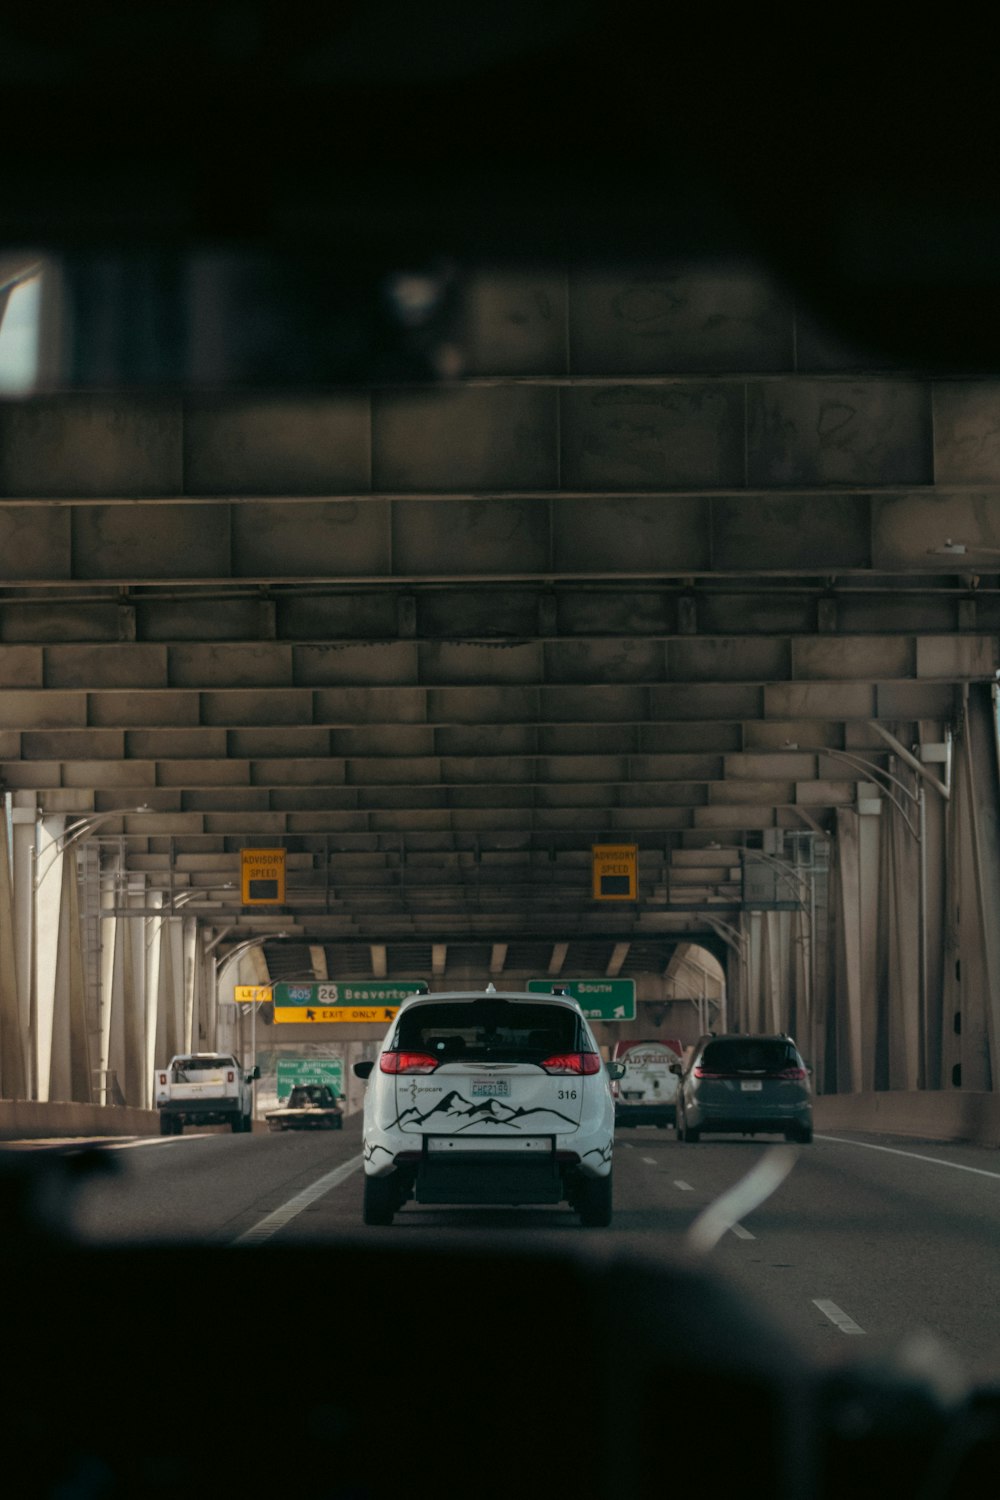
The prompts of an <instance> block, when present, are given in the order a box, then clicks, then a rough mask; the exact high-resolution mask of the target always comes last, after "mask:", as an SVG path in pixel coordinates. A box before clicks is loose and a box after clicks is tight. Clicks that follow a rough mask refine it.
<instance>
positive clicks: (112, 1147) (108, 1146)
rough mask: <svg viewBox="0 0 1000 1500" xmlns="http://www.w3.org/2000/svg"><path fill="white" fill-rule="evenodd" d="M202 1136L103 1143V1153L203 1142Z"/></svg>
mask: <svg viewBox="0 0 1000 1500" xmlns="http://www.w3.org/2000/svg"><path fill="white" fill-rule="evenodd" d="M204 1139H205V1136H204V1135H172V1136H159V1135H153V1136H140V1137H139V1138H138V1139H137V1140H134V1141H105V1142H104V1145H103V1149H104V1150H105V1151H131V1150H132V1148H133V1146H176V1145H177V1144H178V1143H179V1142H180V1141H203V1140H204Z"/></svg>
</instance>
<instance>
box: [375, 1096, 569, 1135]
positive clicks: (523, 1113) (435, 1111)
mask: <svg viewBox="0 0 1000 1500" xmlns="http://www.w3.org/2000/svg"><path fill="white" fill-rule="evenodd" d="M536 1115H548V1117H549V1118H550V1119H551V1120H562V1121H564V1122H565V1124H567V1125H568V1126H569V1127H570V1129H572V1130H576V1128H577V1121H576V1120H574V1119H573V1118H572V1116H570V1115H564V1114H561V1113H560V1111H559V1110H557V1109H546V1108H544V1107H543V1106H541V1105H536V1106H535V1107H534V1108H533V1109H524V1108H521V1107H519V1108H517V1109H514V1108H513V1107H512V1106H511V1105H509V1104H504V1102H503V1100H502V1099H481V1100H479V1101H478V1102H476V1101H473V1100H470V1099H466V1098H465V1096H464V1095H463V1094H460V1093H459V1092H458V1090H457V1089H452V1091H451V1093H450V1094H445V1096H444V1098H443V1099H439V1100H438V1102H437V1103H436V1104H434V1105H432V1106H431V1108H430V1109H428V1110H426V1111H424V1110H419V1109H417V1108H415V1107H414V1106H411V1107H410V1108H409V1109H404V1110H403V1112H402V1113H401V1114H399V1115H397V1116H396V1118H395V1120H393V1122H392V1125H391V1126H390V1127H389V1128H390V1129H392V1128H393V1127H395V1126H399V1127H400V1128H403V1127H405V1126H406V1125H417V1126H420V1125H424V1124H426V1123H427V1121H428V1120H431V1119H433V1118H434V1117H435V1116H436V1117H437V1119H438V1120H439V1121H441V1122H444V1121H445V1120H447V1121H448V1122H449V1123H451V1124H456V1125H457V1128H456V1129H455V1130H454V1132H453V1133H454V1134H455V1135H461V1134H462V1132H463V1131H465V1130H469V1129H470V1128H471V1127H473V1126H483V1125H486V1126H491V1125H492V1126H494V1127H496V1128H497V1129H500V1128H503V1127H510V1128H511V1129H514V1130H520V1128H521V1122H522V1121H523V1120H527V1119H528V1118H529V1116H536ZM463 1120H464V1122H465V1123H464V1124H459V1123H458V1122H460V1121H463ZM534 1125H535V1128H536V1129H537V1128H538V1121H537V1119H536V1120H535V1121H534Z"/></svg>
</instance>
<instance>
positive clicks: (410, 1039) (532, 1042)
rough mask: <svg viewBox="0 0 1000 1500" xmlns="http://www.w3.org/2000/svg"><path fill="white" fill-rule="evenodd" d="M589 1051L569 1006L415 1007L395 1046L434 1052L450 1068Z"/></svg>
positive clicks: (404, 1018) (482, 1003)
mask: <svg viewBox="0 0 1000 1500" xmlns="http://www.w3.org/2000/svg"><path fill="white" fill-rule="evenodd" d="M583 1045H584V1037H583V1035H582V1027H581V1025H580V1017H579V1016H577V1015H575V1014H574V1013H573V1011H572V1010H571V1009H570V1008H569V1007H568V1006H565V1005H546V1004H544V1003H543V1004H540V1005H530V1004H519V1003H515V1002H513V1001H509V1000H468V1001H449V1002H448V1003H447V1004H441V1005H434V1004H429V1005H412V1006H410V1007H409V1008H408V1009H407V1010H406V1011H404V1013H403V1014H402V1015H401V1016H400V1018H399V1033H398V1035H397V1037H396V1043H395V1046H396V1049H397V1050H398V1051H402V1052H431V1053H433V1054H435V1055H439V1056H440V1057H441V1058H442V1060H443V1061H445V1062H452V1061H458V1060H460V1059H463V1058H468V1059H469V1060H470V1062H482V1061H485V1060H486V1059H490V1060H491V1061H494V1062H499V1061H508V1062H540V1061H541V1060H542V1059H543V1058H546V1057H551V1056H552V1054H553V1053H555V1052H579V1051H580V1050H581V1048H582V1047H583Z"/></svg>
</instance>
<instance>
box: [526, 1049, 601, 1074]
mask: <svg viewBox="0 0 1000 1500" xmlns="http://www.w3.org/2000/svg"><path fill="white" fill-rule="evenodd" d="M541 1066H542V1067H543V1068H544V1069H545V1071H546V1073H576V1074H581V1073H584V1074H586V1073H599V1072H600V1071H601V1059H600V1057H599V1056H598V1054H597V1053H596V1052H554V1053H553V1054H552V1056H551V1057H547V1058H546V1059H545V1061H544V1062H543V1063H542V1064H541Z"/></svg>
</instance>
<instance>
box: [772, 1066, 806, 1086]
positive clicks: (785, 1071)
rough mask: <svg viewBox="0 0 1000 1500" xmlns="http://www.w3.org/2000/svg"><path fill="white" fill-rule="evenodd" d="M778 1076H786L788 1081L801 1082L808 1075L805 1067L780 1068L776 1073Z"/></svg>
mask: <svg viewBox="0 0 1000 1500" xmlns="http://www.w3.org/2000/svg"><path fill="white" fill-rule="evenodd" d="M778 1077H779V1078H787V1079H788V1081H789V1082H790V1083H801V1082H802V1080H803V1079H804V1078H806V1077H808V1074H807V1073H806V1070H805V1068H782V1070H781V1072H780V1073H779V1074H778Z"/></svg>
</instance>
